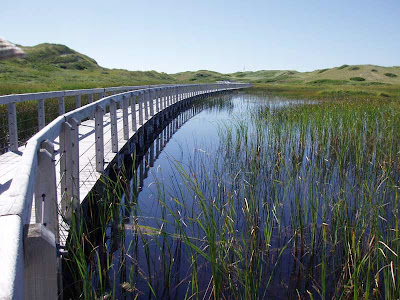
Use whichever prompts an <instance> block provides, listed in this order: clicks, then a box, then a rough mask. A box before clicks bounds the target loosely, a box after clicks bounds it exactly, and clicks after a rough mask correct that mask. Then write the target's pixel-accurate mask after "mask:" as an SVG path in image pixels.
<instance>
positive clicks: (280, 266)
mask: <svg viewBox="0 0 400 300" xmlns="http://www.w3.org/2000/svg"><path fill="white" fill-rule="evenodd" d="M308 104H312V105H308ZM352 105H353V104H346V105H345V106H343V104H342V103H328V102H327V103H324V104H322V103H321V104H318V105H315V103H314V102H309V101H302V100H298V101H296V100H291V101H287V100H282V99H275V98H269V97H268V96H263V97H259V96H254V95H249V94H246V93H236V94H232V95H225V96H221V97H215V98H211V99H207V100H204V101H201V100H198V101H196V103H195V104H193V106H192V107H189V108H187V110H185V111H182V112H180V113H179V114H178V115H176V117H175V118H174V119H173V120H171V121H170V122H169V123H168V124H163V126H164V127H163V128H162V129H160V130H158V131H157V132H156V133H154V134H153V140H152V141H148V142H147V143H146V145H144V147H142V149H140V148H138V149H137V151H136V158H135V159H134V163H133V166H132V167H131V166H129V165H127V167H128V170H131V171H129V172H126V173H122V175H121V174H119V175H118V178H119V179H118V180H120V184H119V185H116V186H111V187H110V188H108V189H106V191H105V194H101V195H99V197H98V199H97V198H96V203H95V204H93V207H94V210H90V209H89V210H88V211H89V213H90V214H91V215H90V218H89V219H90V220H91V221H90V222H92V224H90V225H88V226H87V228H88V231H87V233H84V234H82V236H83V237H86V236H88V237H89V238H88V239H87V242H85V239H83V241H84V242H83V244H84V245H85V249H84V251H85V256H86V260H84V261H83V262H82V263H81V264H80V265H81V266H82V265H87V269H85V272H86V273H85V272H83V273H85V274H86V275H84V276H80V277H79V276H78V277H75V278H77V279H75V282H76V280H78V281H79V280H80V278H82V277H83V278H88V280H83V282H88V281H89V282H90V286H89V287H87V285H86V287H87V288H86V289H85V290H86V291H87V290H89V292H86V294H87V293H89V294H90V293H93V291H95V293H96V295H97V296H99V295H102V296H106V295H108V296H107V297H113V298H116V299H135V297H136V296H138V298H139V299H150V298H152V299H185V298H186V299H196V298H199V299H209V298H212V297H213V293H214V290H215V291H216V294H218V295H222V297H223V298H226V299H248V298H254V299H258V298H262V299H294V298H296V299H297V298H301V299H309V298H310V295H312V296H313V298H314V299H321V298H323V297H322V294H325V295H326V297H327V298H332V297H339V298H340V297H342V298H344V299H347V298H348V296H349V297H350V298H352V297H353V296H352V293H353V291H354V290H353V285H352V282H353V281H354V280H353V278H354V275H353V274H354V273H353V271H352V270H353V269H357V270H361V269H362V268H363V273H362V272H361V271H357V272H358V273H357V276H359V277H358V278H359V279H360V282H367V281H368V278H371V277H370V274H373V275H374V276H375V274H378V275H377V276H379V278H378V279H380V280H377V279H376V278H377V277H375V285H376V288H375V289H374V291H378V290H379V291H380V293H381V295H382V297H384V296H385V289H384V288H383V285H382V284H381V285H380V286H378V284H379V282H385V286H388V284H392V282H393V278H395V276H396V272H397V269H396V268H397V265H393V261H394V260H398V258H397V256H396V255H395V254H393V253H395V252H394V251H392V252H390V251H391V250H389V249H390V247H392V248H393V249H400V244H399V243H398V241H399V240H400V237H399V236H398V232H397V231H396V230H393V228H397V226H398V225H397V222H396V220H397V218H398V217H397V216H398V210H397V208H396V206H398V205H399V199H400V196H399V192H398V188H397V187H398V185H397V184H396V183H397V182H399V180H400V173H399V170H400V168H398V166H399V159H398V155H397V154H396V153H397V152H396V151H397V150H396V149H397V148H398V146H397V145H398V137H397V135H395V134H394V133H396V130H397V128H398V127H399V126H400V124H397V123H396V122H393V120H398V117H397V115H396V112H395V111H394V110H392V109H390V107H387V108H384V107H383V108H382V107H381V106H376V107H371V106H369V104H368V103H365V104H363V105H361V106H360V105H358V106H354V105H353V106H352ZM378 108H379V109H380V110H382V111H381V112H379V111H378V110H377V109H378ZM391 114H392V115H391ZM388 115H391V117H386V116H388ZM383 116H385V117H383ZM380 143H382V144H383V145H385V146H384V147H383V148H382V147H381V148H382V149H380V148H379V145H380ZM115 180H116V178H115ZM106 195H108V196H106ZM120 199H121V201H120ZM81 228H83V226H81ZM375 239H377V240H378V239H379V243H377V242H374V241H375ZM78 240H79V241H78V242H77V243H76V244H77V247H81V245H82V242H81V241H82V239H81V236H78ZM350 245H351V246H350ZM382 245H383V246H384V247H385V248H384V250H385V249H386V250H387V251H386V250H385V251H386V254H385V255H384V256H382V255H381V254H380V253H382V249H383V248H382ZM374 247H381V248H379V249H377V248H374ZM366 258H368V261H369V262H370V263H368V264H366V263H365V262H366V261H367V259H366ZM78 260H79V259H78ZM399 262H400V261H399ZM387 266H393V268H394V269H393V271H392V272H389V271H388V269H385V268H386V267H387ZM99 269H101V270H102V272H100V273H99ZM384 269H385V272H386V273H384V272H381V271H379V270H384ZM81 273H82V272H81ZM392 274H394V275H392ZM356 281H357V279H356ZM399 282H400V281H399ZM74 285H76V290H77V292H76V293H75V295H79V294H80V293H81V290H82V288H81V287H80V286H79V283H78V284H76V283H73V282H72V283H71V284H70V285H68V284H65V285H64V286H74ZM393 288H395V285H394V286H393ZM366 289H367V290H368V289H369V290H372V287H371V286H369V288H368V287H367V288H366ZM86 294H85V295H86ZM343 295H345V296H343ZM91 297H92V296H86V298H91ZM66 298H68V297H66ZM72 298H74V297H72ZM75 298H76V296H75ZM389 298H390V297H389Z"/></svg>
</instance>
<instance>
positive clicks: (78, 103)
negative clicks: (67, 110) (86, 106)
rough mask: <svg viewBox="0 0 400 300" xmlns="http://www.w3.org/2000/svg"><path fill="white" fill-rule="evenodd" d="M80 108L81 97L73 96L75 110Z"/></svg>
mask: <svg viewBox="0 0 400 300" xmlns="http://www.w3.org/2000/svg"><path fill="white" fill-rule="evenodd" d="M81 106H82V97H81V95H76V96H75V108H79V107H81Z"/></svg>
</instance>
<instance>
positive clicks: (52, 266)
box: [18, 224, 59, 300]
mask: <svg viewBox="0 0 400 300" xmlns="http://www.w3.org/2000/svg"><path fill="white" fill-rule="evenodd" d="M24 230H25V234H24V266H25V280H24V282H20V283H19V284H20V285H23V286H22V287H21V286H19V288H21V289H23V290H24V297H23V298H24V299H26V300H28V299H29V300H51V299H58V296H59V293H58V289H57V248H56V240H55V236H54V234H53V233H52V232H51V231H50V230H48V228H47V227H45V226H43V224H30V225H25V228H24ZM18 299H20V298H18Z"/></svg>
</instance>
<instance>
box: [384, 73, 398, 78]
mask: <svg viewBox="0 0 400 300" xmlns="http://www.w3.org/2000/svg"><path fill="white" fill-rule="evenodd" d="M385 76H387V77H391V78H395V77H397V75H396V74H393V73H385Z"/></svg>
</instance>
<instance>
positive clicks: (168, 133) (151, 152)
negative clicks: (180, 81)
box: [135, 106, 204, 189]
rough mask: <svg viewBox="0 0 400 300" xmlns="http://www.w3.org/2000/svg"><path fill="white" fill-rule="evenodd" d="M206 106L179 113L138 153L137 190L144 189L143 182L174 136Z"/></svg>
mask: <svg viewBox="0 0 400 300" xmlns="http://www.w3.org/2000/svg"><path fill="white" fill-rule="evenodd" d="M203 109H204V106H192V107H190V108H189V109H187V110H185V111H183V112H179V113H178V115H177V116H176V117H175V118H174V119H172V120H171V121H170V122H168V123H167V124H166V126H165V127H163V129H162V130H161V131H159V132H158V133H157V134H156V135H155V138H153V139H152V140H150V141H149V142H148V143H146V144H145V146H144V147H143V148H144V149H139V150H138V151H137V152H136V159H137V162H136V166H135V167H136V169H138V171H137V172H136V173H137V180H136V182H137V183H138V186H137V189H141V188H142V187H143V181H144V179H146V178H147V176H148V171H149V170H150V168H152V167H153V166H154V162H155V160H156V159H157V158H158V156H159V155H160V153H161V152H162V150H163V149H164V148H165V147H166V145H167V144H168V142H169V141H170V140H171V138H172V136H173V135H174V134H175V133H176V132H177V131H178V130H179V128H181V127H182V126H183V125H184V124H185V123H186V122H187V121H188V120H190V119H191V118H192V117H194V116H195V115H197V114H198V113H200V112H201V111H202V110H203Z"/></svg>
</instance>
